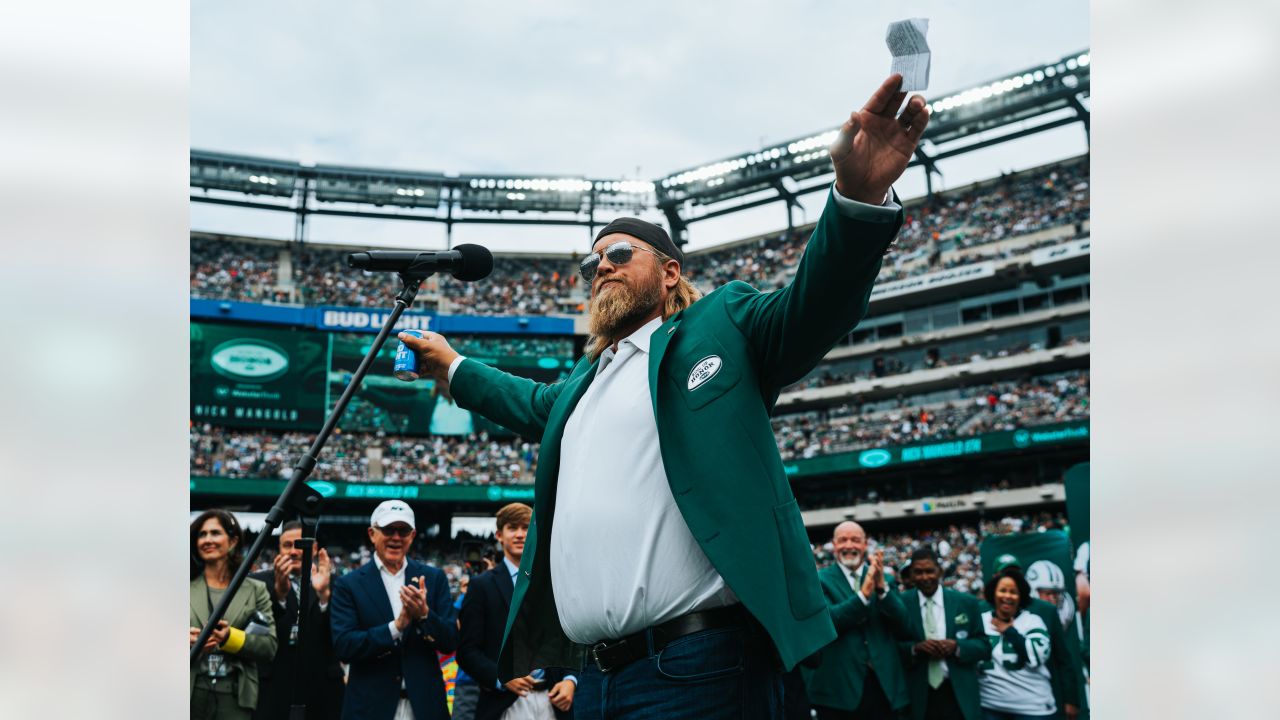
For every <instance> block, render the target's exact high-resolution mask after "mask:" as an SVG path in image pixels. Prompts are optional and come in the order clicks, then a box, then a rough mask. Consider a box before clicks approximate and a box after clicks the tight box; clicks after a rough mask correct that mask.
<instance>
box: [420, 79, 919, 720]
mask: <svg viewBox="0 0 1280 720" xmlns="http://www.w3.org/2000/svg"><path fill="white" fill-rule="evenodd" d="M901 85H902V78H901V76H900V75H896V74H895V75H893V76H891V77H890V78H889V79H887V80H886V81H885V82H884V83H883V84H882V85H881V86H880V88H879V89H878V90H877V91H876V92H875V93H874V94H873V95H872V97H871V99H870V100H869V101H868V102H867V104H866V105H865V106H864V107H863V108H862V109H861V110H859V111H856V112H854V113H852V114H851V115H850V117H849V119H848V120H847V121H846V122H845V123H844V125H843V126H842V127H841V129H840V132H839V134H838V137H837V139H836V141H835V142H834V144H833V145H832V146H831V149H830V154H831V159H832V162H833V165H834V168H835V174H836V180H835V184H834V187H833V189H832V192H831V194H830V196H829V199H828V201H827V205H826V208H825V209H824V210H823V213H822V216H821V218H820V219H819V221H818V224H817V227H816V228H815V229H814V232H813V236H812V238H811V239H810V241H809V244H808V247H807V249H806V250H805V253H804V256H803V257H802V258H801V261H800V264H799V267H798V268H797V271H796V275H795V278H794V279H793V280H792V281H791V283H790V284H788V285H787V286H786V287H784V288H782V289H781V290H778V291H775V292H770V293H761V292H758V291H757V290H755V289H754V288H752V287H751V286H749V285H747V284H746V283H743V282H739V281H734V282H731V283H728V284H727V285H725V286H723V287H721V288H719V289H717V290H716V291H715V292H712V293H711V294H709V295H707V296H706V297H703V298H701V299H699V293H698V291H697V290H696V289H695V288H693V286H692V285H691V284H690V283H689V282H688V281H687V280H686V279H685V278H683V277H682V276H681V266H682V265H683V264H684V254H683V252H681V250H680V248H679V247H678V246H676V244H675V243H673V242H672V241H671V239H670V237H668V235H667V233H666V232H665V231H664V230H662V229H661V228H659V227H658V226H656V225H653V224H651V223H647V222H644V221H642V220H638V219H635V218H621V219H618V220H615V221H614V222H612V223H610V224H609V225H608V226H606V227H605V228H604V229H603V230H601V231H600V233H599V235H597V236H596V240H595V243H594V245H593V247H592V252H591V254H590V255H588V256H587V257H586V259H585V260H584V261H583V266H582V275H583V278H584V279H585V280H587V281H588V282H589V283H590V286H591V303H590V313H589V321H590V332H591V338H590V340H589V342H588V346H587V354H586V356H585V357H584V358H582V359H581V360H580V361H579V362H578V364H577V365H576V366H575V367H574V369H573V371H572V373H571V374H570V375H569V377H568V378H567V379H565V380H563V381H560V382H558V383H555V384H550V385H547V384H543V383H538V382H534V381H532V380H528V379H524V378H518V377H514V376H512V375H509V374H507V373H503V372H501V371H498V370H495V369H493V368H490V367H487V366H485V365H483V364H481V363H479V362H476V361H474V360H469V359H465V358H462V357H461V356H459V355H458V353H456V352H454V351H453V349H452V348H450V347H449V345H448V343H447V342H446V341H445V340H444V338H443V337H441V336H440V335H438V334H436V333H425V334H424V337H422V338H420V339H419V338H413V337H411V336H408V335H401V336H400V339H401V340H402V341H403V342H404V343H405V344H406V345H408V346H410V347H412V348H413V349H414V350H415V351H416V352H417V353H418V355H419V359H420V372H424V373H429V374H431V375H433V376H434V377H435V378H436V380H437V381H438V382H448V384H449V387H450V392H451V394H452V396H453V398H454V399H455V400H456V401H457V403H458V405H459V406H460V407H463V408H466V409H468V410H472V411H474V412H477V413H479V414H481V415H483V416H484V417H487V418H489V419H491V420H493V421H495V422H497V423H499V424H502V425H504V426H506V427H508V428H510V429H512V430H514V431H516V432H518V433H520V434H521V435H524V436H526V437H534V438H541V443H542V444H541V450H540V459H539V463H538V468H537V471H536V485H535V496H534V512H533V519H532V522H531V525H530V528H529V538H528V540H527V544H526V546H525V550H524V555H523V557H522V559H521V563H520V575H519V577H518V582H517V584H516V587H515V592H514V594H513V596H512V600H511V612H510V615H509V617H508V620H507V628H506V636H505V640H504V642H503V647H502V652H501V655H500V657H499V663H498V665H499V674H500V676H501V678H502V679H503V680H510V679H512V678H517V677H522V676H524V675H526V674H527V673H528V672H529V671H531V670H532V669H534V668H546V667H568V668H573V669H575V670H576V669H579V668H581V672H580V673H579V674H578V678H579V686H578V690H577V693H576V694H575V701H574V713H575V715H576V717H578V718H595V717H608V718H642V717H663V718H683V717H691V718H695V717H696V718H699V720H712V719H713V718H721V717H724V718H739V717H756V716H759V717H772V716H775V715H777V714H780V712H781V708H782V698H781V671H782V670H783V669H784V668H786V669H790V668H791V667H793V666H794V665H795V664H796V663H797V662H799V661H800V660H801V659H802V658H805V657H807V656H809V655H810V654H812V653H813V652H815V651H816V650H818V649H819V648H821V647H822V646H824V645H826V644H827V643H828V642H830V641H831V640H832V639H833V638H835V635H836V633H835V628H834V627H833V625H832V622H831V614H830V612H829V611H828V610H827V606H826V603H825V602H824V601H823V597H822V591H821V590H820V588H819V585H818V579H817V574H816V570H815V565H814V561H813V554H812V551H811V549H810V546H809V543H808V538H807V535H806V533H805V529H804V524H803V522H802V521H801V518H800V511H799V507H798V506H797V505H796V500H795V497H794V496H793V495H792V493H791V488H790V485H789V483H788V481H787V476H786V473H785V472H784V471H783V466H782V461H781V459H780V457H779V455H778V450H777V444H776V440H775V439H774V435H773V431H772V428H771V426H770V423H769V414H770V412H771V410H772V408H773V405H774V402H775V401H776V400H777V397H778V394H779V392H780V391H781V389H782V388H783V387H785V386H787V385H788V384H790V383H793V382H795V381H797V380H799V379H800V378H802V377H803V376H804V375H805V374H806V373H808V372H809V370H811V369H812V368H813V367H814V366H815V365H817V363H818V362H819V361H820V360H821V359H822V357H823V356H824V355H825V354H826V352H827V351H828V350H829V349H830V348H831V347H832V346H834V345H835V343H836V342H838V341H839V340H840V339H841V338H842V337H844V336H845V335H847V334H848V333H849V332H850V331H851V330H852V329H853V327H854V326H855V325H856V324H857V323H858V321H859V320H860V319H861V318H862V317H863V315H864V314H865V313H866V309H867V301H868V298H869V296H870V293H871V286H872V283H873V282H874V280H875V277H876V275H877V273H878V272H879V270H880V262H881V258H882V256H883V255H884V252H885V250H886V249H887V248H888V246H889V244H890V242H892V240H893V238H894V237H895V236H896V234H897V232H898V228H899V227H900V226H901V223H902V209H901V206H900V205H899V204H898V203H897V202H896V199H895V197H894V196H893V195H892V193H891V191H890V186H891V185H892V184H893V182H894V181H896V180H897V179H898V177H900V176H901V174H902V172H903V171H904V170H905V169H906V166H907V163H908V162H909V161H910V159H911V157H912V154H913V153H914V151H915V148H916V144H917V143H918V141H919V139H920V136H921V134H922V133H923V132H924V128H925V125H926V124H927V122H928V110H927V108H926V105H925V102H924V99H923V98H922V97H919V96H916V97H913V98H911V100H910V101H908V102H907V103H906V105H905V107H903V100H904V99H905V98H906V93H903V92H901V91H900V87H901ZM899 108H903V109H902V112H901V114H899V113H898V109H899Z"/></svg>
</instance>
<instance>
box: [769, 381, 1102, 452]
mask: <svg viewBox="0 0 1280 720" xmlns="http://www.w3.org/2000/svg"><path fill="white" fill-rule="evenodd" d="M938 395H942V396H950V397H948V398H947V399H939V400H930V401H927V402H922V401H920V400H918V399H907V398H899V399H894V400H888V401H880V402H875V403H866V404H861V405H860V404H850V403H844V404H841V405H837V406H834V407H832V408H829V409H825V410H812V411H808V412H803V413H793V414H788V415H780V416H778V417H775V418H774V419H773V430H774V434H775V435H776V436H777V438H778V450H779V452H780V453H781V454H782V458H783V459H784V460H791V459H795V458H809V457H815V456H817V455H827V454H831V453H839V452H848V451H851V450H861V449H864V448H868V447H876V446H881V445H900V444H907V443H913V442H920V441H923V440H947V439H951V438H956V437H965V436H971V435H977V434H979V433H984V432H994V431H998V430H1012V429H1015V428H1018V427H1031V426H1034V425H1041V424H1045V423H1056V422H1065V421H1068V420H1082V419H1086V418H1088V417H1089V373H1088V371H1085V370H1079V371H1073V372H1068V373H1062V374H1055V375H1048V376H1043V377H1037V378H1031V379H1028V380H1024V381H1019V382H1000V383H993V384H991V385H987V386H981V387H974V388H968V389H964V390H947V391H943V392H942V393H932V394H931V395H930V396H929V397H935V396H938Z"/></svg>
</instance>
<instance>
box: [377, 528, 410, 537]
mask: <svg viewBox="0 0 1280 720" xmlns="http://www.w3.org/2000/svg"><path fill="white" fill-rule="evenodd" d="M378 532H380V533H382V534H383V535H386V536H387V537H402V538H403V537H409V536H410V535H412V534H413V528H411V527H409V526H408V525H392V526H391V527H384V528H378Z"/></svg>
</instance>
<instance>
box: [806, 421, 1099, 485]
mask: <svg viewBox="0 0 1280 720" xmlns="http://www.w3.org/2000/svg"><path fill="white" fill-rule="evenodd" d="M1088 440H1089V421H1088V420H1078V421H1075V422H1067V423H1054V424H1051V425H1039V426H1036V427H1030V428H1019V429H1017V430H1007V431H1003V432H994V433H983V434H982V435H974V436H973V437H964V438H955V439H953V440H941V441H938V442H931V443H914V444H911V445H896V446H892V447H884V448H871V449H868V450H855V451H852V452H847V453H839V454H835V455H823V456H820V457H814V458H804V459H800V460H791V461H788V462H786V463H784V464H783V469H784V470H785V471H786V473H787V477H792V478H796V477H812V476H816V475H829V474H832V473H837V472H852V471H859V470H870V469H875V468H881V467H887V466H901V465H910V464H913V463H920V462H927V461H930V460H946V459H951V458H958V457H968V456H973V455H984V454H987V453H996V452H1006V451H1009V450H1023V449H1027V448H1038V447H1046V446H1053V445H1063V444H1067V443H1076V442H1088Z"/></svg>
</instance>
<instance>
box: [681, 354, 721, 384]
mask: <svg viewBox="0 0 1280 720" xmlns="http://www.w3.org/2000/svg"><path fill="white" fill-rule="evenodd" d="M723 364H724V363H723V362H722V361H721V360H720V356H719V355H708V356H706V357H704V358H702V359H701V360H699V361H698V362H697V364H695V365H694V366H693V369H692V370H690V371H689V389H690V390H693V389H695V388H697V387H698V386H699V385H702V384H703V383H705V382H706V381H708V380H710V379H711V378H713V377H715V376H716V373H718V372H720V366H721V365H723Z"/></svg>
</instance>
